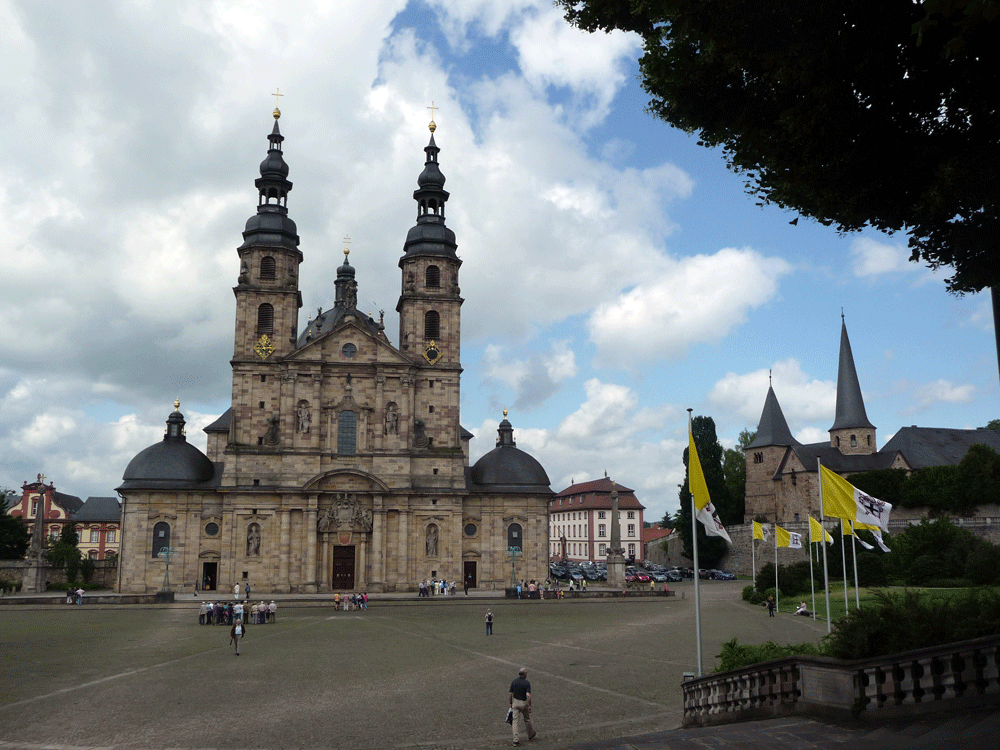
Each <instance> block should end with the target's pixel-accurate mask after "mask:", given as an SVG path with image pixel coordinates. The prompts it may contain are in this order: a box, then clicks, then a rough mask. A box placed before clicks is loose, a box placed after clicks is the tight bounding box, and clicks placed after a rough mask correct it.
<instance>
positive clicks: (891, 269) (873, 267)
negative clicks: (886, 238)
mask: <svg viewBox="0 0 1000 750" xmlns="http://www.w3.org/2000/svg"><path fill="white" fill-rule="evenodd" d="M851 255H852V256H854V275H855V276H859V277H860V276H880V275H882V274H886V273H901V272H906V271H919V270H921V266H920V265H918V264H916V263H910V261H909V258H910V251H909V250H907V248H906V245H901V244H893V245H890V244H888V243H885V242H878V241H876V240H873V239H871V238H870V237H858V238H856V239H855V240H854V241H853V242H852V243H851Z"/></svg>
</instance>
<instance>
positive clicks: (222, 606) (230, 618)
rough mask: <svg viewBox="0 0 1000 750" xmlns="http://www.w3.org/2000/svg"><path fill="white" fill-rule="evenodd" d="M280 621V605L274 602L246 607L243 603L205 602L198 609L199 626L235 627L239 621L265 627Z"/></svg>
mask: <svg viewBox="0 0 1000 750" xmlns="http://www.w3.org/2000/svg"><path fill="white" fill-rule="evenodd" d="M277 619H278V605H277V604H276V603H275V602H274V601H272V602H271V603H270V604H268V603H267V602H264V601H262V602H260V604H252V605H244V604H243V602H239V601H238V602H234V603H222V602H204V603H203V604H202V605H201V606H200V607H199V608H198V624H199V625H233V624H235V622H236V621H237V620H239V621H240V622H241V623H242V624H246V625H264V624H265V623H269V622H275V621H276V620H277Z"/></svg>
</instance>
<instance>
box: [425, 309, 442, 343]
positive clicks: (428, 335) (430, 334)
mask: <svg viewBox="0 0 1000 750" xmlns="http://www.w3.org/2000/svg"><path fill="white" fill-rule="evenodd" d="M424 338H425V339H435V340H437V339H439V338H441V316H440V314H438V311H437V310H428V311H427V312H426V313H424Z"/></svg>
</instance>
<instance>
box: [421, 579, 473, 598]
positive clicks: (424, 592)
mask: <svg viewBox="0 0 1000 750" xmlns="http://www.w3.org/2000/svg"><path fill="white" fill-rule="evenodd" d="M417 592H418V593H417V596H430V595H431V594H435V595H441V596H447V595H449V594H451V595H452V596H454V595H455V594H457V593H458V583H457V582H455V581H452V582H451V583H448V582H447V581H439V580H438V579H437V578H431V579H430V580H428V579H426V578H425V579H424V580H422V581H421V582H420V584H419V585H418V586H417ZM465 593H466V594H468V593H469V589H468V587H466V589H465Z"/></svg>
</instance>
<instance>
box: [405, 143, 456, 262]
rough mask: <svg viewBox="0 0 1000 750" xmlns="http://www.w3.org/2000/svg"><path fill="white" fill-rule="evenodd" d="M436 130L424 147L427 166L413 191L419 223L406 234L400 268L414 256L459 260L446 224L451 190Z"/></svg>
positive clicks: (453, 235) (453, 236) (450, 232)
mask: <svg viewBox="0 0 1000 750" xmlns="http://www.w3.org/2000/svg"><path fill="white" fill-rule="evenodd" d="M432 125H433V123H432ZM433 132H434V129H433V127H432V128H431V140H430V142H429V143H428V144H427V146H426V147H425V148H424V152H425V153H426V154H427V158H426V161H425V162H424V169H423V171H422V172H421V173H420V176H419V177H417V186H418V187H417V189H416V190H414V191H413V199H414V200H415V201H416V202H417V223H416V224H415V225H414V226H412V227H410V231H409V232H407V233H406V242H404V243H403V257H402V258H400V259H399V267H400V268H402V267H403V262H404V259H406V258H412V257H414V256H445V257H448V258H454V259H456V260H457V259H458V255H457V253H456V251H457V250H458V243H456V242H455V233H454V232H453V231H451V230H450V229H449V228H448V227H447V226H446V224H445V216H444V214H445V204H447V202H448V191H447V190H445V189H444V182H445V177H444V174H443V173H442V172H441V167H440V166H439V165H438V153H439V152H440V151H441V149H439V148H438V146H437V143H435V142H434V134H433Z"/></svg>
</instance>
